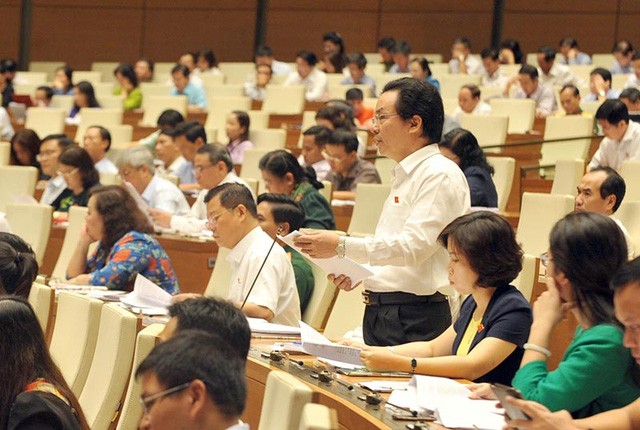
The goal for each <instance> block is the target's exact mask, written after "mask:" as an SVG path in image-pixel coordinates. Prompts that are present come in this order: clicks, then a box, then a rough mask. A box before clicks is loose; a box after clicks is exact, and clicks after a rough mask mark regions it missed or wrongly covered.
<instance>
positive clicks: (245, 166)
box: [240, 148, 271, 190]
mask: <svg viewBox="0 0 640 430" xmlns="http://www.w3.org/2000/svg"><path fill="white" fill-rule="evenodd" d="M268 152H271V151H270V150H268V149H255V148H254V149H247V150H246V151H244V161H243V163H242V170H240V177H241V178H243V179H246V178H253V179H257V180H258V189H259V190H264V182H263V181H262V173H261V172H260V168H259V167H258V164H259V162H260V159H261V158H262V157H264V156H265V155H266V154H267V153H268Z"/></svg>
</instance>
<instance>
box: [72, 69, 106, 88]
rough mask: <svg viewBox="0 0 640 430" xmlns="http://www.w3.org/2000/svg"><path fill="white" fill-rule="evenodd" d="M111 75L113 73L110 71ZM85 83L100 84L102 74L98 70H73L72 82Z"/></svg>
mask: <svg viewBox="0 0 640 430" xmlns="http://www.w3.org/2000/svg"><path fill="white" fill-rule="evenodd" d="M112 73H113V71H112ZM81 81H87V82H90V83H91V84H92V85H95V84H99V83H100V82H102V72H101V71H98V70H74V71H73V82H74V83H77V82H81Z"/></svg>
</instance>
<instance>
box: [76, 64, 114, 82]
mask: <svg viewBox="0 0 640 430" xmlns="http://www.w3.org/2000/svg"><path fill="white" fill-rule="evenodd" d="M119 64H120V63H118V62H117V61H94V62H93V63H91V71H93V72H100V73H102V82H113V83H116V82H117V81H116V77H115V76H114V74H113V71H114V70H115V69H116V67H118V65H119ZM74 78H75V76H74Z"/></svg>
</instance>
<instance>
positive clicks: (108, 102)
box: [96, 83, 124, 109]
mask: <svg viewBox="0 0 640 430" xmlns="http://www.w3.org/2000/svg"><path fill="white" fill-rule="evenodd" d="M106 85H109V86H113V84H110V83H106ZM96 98H97V99H98V103H100V106H102V107H103V108H105V109H124V97H123V96H114V95H113V94H103V95H97V94H96Z"/></svg>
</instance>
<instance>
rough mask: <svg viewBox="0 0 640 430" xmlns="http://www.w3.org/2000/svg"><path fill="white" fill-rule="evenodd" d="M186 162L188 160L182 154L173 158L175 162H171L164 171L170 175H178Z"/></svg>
mask: <svg viewBox="0 0 640 430" xmlns="http://www.w3.org/2000/svg"><path fill="white" fill-rule="evenodd" d="M186 162H187V160H186V159H185V158H184V157H183V156H182V155H180V156H178V158H176V159H175V160H173V163H171V164H170V165H169V167H165V168H164V173H166V174H168V175H175V176H178V174H177V172H180V170H181V169H182V165H183V164H184V163H186Z"/></svg>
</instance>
